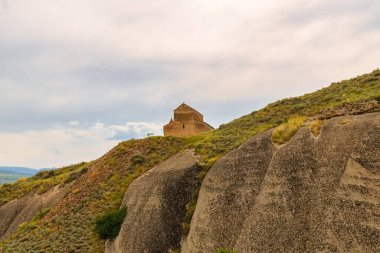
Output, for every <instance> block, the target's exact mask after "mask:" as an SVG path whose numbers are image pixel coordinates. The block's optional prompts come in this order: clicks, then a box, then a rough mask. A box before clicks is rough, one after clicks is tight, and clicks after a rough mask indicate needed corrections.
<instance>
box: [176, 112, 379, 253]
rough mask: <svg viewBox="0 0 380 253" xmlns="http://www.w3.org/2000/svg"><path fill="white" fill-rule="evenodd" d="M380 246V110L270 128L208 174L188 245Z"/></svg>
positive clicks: (254, 248) (250, 248) (243, 252)
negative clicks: (278, 139)
mask: <svg viewBox="0 0 380 253" xmlns="http://www.w3.org/2000/svg"><path fill="white" fill-rule="evenodd" d="M217 248H226V249H234V250H236V251H237V252H239V253H247V252H380V113H371V114H364V115H358V116H345V117H339V118H333V119H331V120H328V121H327V122H326V124H325V125H324V126H323V128H322V130H321V133H320V135H319V136H318V137H314V136H312V134H311V133H310V132H309V129H308V128H307V127H304V128H301V129H300V130H299V131H298V132H297V134H296V135H295V136H294V137H293V138H292V139H291V140H290V141H289V142H288V143H286V144H285V145H283V146H280V147H278V146H275V145H273V144H272V142H271V131H268V132H265V133H263V134H260V135H258V136H255V137H254V138H252V139H251V140H249V141H248V142H246V143H245V144H243V145H242V146H241V147H239V148H238V149H236V150H234V151H232V152H231V153H229V154H228V155H226V156H225V157H224V158H222V159H220V160H219V161H218V162H217V163H216V164H215V165H214V166H213V167H212V168H211V170H210V172H209V173H208V175H207V176H206V178H205V180H204V182H203V185H202V188H201V191H200V194H199V199H198V203H197V208H196V211H195V214H194V217H193V219H192V222H191V229H190V233H189V235H188V237H187V239H186V240H185V241H184V244H183V247H182V252H184V253H189V252H190V253H194V252H202V253H207V252H213V251H214V250H216V249H217Z"/></svg>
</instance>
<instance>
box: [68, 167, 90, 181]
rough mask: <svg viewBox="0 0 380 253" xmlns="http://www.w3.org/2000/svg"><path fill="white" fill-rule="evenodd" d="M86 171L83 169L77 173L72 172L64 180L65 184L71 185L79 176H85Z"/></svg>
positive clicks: (86, 169)
mask: <svg viewBox="0 0 380 253" xmlns="http://www.w3.org/2000/svg"><path fill="white" fill-rule="evenodd" d="M87 171H88V168H87V167H85V168H83V169H81V170H79V171H76V172H72V173H71V174H70V175H69V177H68V178H67V179H66V180H65V182H64V183H65V184H68V183H71V182H72V181H74V180H76V179H78V178H79V177H80V176H82V175H83V174H85V173H86V172H87Z"/></svg>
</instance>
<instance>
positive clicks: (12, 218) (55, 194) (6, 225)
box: [0, 186, 66, 239]
mask: <svg viewBox="0 0 380 253" xmlns="http://www.w3.org/2000/svg"><path fill="white" fill-rule="evenodd" d="M65 189H66V188H59V186H56V187H54V188H53V189H51V190H49V191H47V192H45V193H43V194H37V193H36V192H35V191H33V192H31V193H29V194H27V195H26V196H24V197H22V198H20V199H15V200H12V201H10V202H8V203H6V204H4V205H2V206H0V218H1V219H0V239H3V238H5V237H6V236H7V235H9V234H11V233H13V232H14V231H16V230H17V228H18V227H19V225H21V224H22V223H23V222H29V221H31V220H32V219H33V218H34V216H36V214H37V213H38V212H40V211H41V210H42V209H44V208H49V207H51V206H53V205H55V204H56V203H57V202H58V201H59V200H60V199H61V198H62V197H63V196H64V194H65V192H66V190H65Z"/></svg>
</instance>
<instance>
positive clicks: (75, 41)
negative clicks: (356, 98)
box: [0, 0, 380, 169]
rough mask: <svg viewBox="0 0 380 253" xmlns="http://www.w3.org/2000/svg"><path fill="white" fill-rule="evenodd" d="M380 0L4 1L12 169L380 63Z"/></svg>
mask: <svg viewBox="0 0 380 253" xmlns="http://www.w3.org/2000/svg"><path fill="white" fill-rule="evenodd" d="M379 13H380V1H378V0H355V1H354V0H309V1H301V0H289V1H280V0H266V1H256V0H218V1H215V0H110V1H104V0H75V1H73V0H54V1H51V0H33V1H30V0H0V166H25V167H32V168H36V169H37V168H52V167H60V166H65V165H70V164H73V163H77V162H81V161H91V160H94V159H96V158H98V157H100V156H101V155H103V154H104V153H106V152H107V151H108V150H110V149H111V148H112V147H114V146H115V145H116V144H117V143H119V142H121V141H123V140H127V139H130V138H143V137H145V136H146V134H147V133H154V134H156V135H162V126H163V125H164V124H165V123H167V122H168V121H169V120H170V117H171V116H172V113H173V112H172V111H173V109H174V108H176V107H177V106H178V105H179V104H181V103H182V102H186V103H187V104H189V105H190V106H192V107H194V108H195V109H197V110H198V111H200V112H201V113H202V114H203V115H204V117H205V120H206V121H207V122H208V123H210V124H211V125H213V126H214V127H218V126H219V125H220V124H222V123H226V122H229V121H231V120H233V119H235V118H238V117H240V116H242V115H244V114H247V113H250V112H252V111H254V110H257V109H260V108H262V107H263V106H265V105H266V104H268V103H270V102H273V101H276V100H278V99H281V98H285V97H293V96H299V95H303V94H304V93H308V92H312V91H315V90H317V89H320V88H322V87H325V86H327V85H329V84H330V83H331V82H335V81H339V80H342V79H348V78H351V77H354V76H357V75H360V74H363V73H368V72H371V71H372V70H374V69H376V68H379V65H380V64H379V59H380V48H379V45H380V15H379Z"/></svg>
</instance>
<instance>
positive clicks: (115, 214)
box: [95, 206, 127, 239]
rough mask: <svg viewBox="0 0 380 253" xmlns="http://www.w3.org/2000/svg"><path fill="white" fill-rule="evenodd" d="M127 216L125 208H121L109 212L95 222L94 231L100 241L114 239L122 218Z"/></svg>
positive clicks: (122, 220)
mask: <svg viewBox="0 0 380 253" xmlns="http://www.w3.org/2000/svg"><path fill="white" fill-rule="evenodd" d="M126 215H127V207H126V206H123V207H122V208H121V209H119V210H117V211H111V212H109V213H106V214H104V215H102V216H100V217H98V218H97V219H96V221H95V230H96V232H97V233H98V235H99V236H100V238H102V239H112V238H115V237H116V236H117V235H118V234H119V231H120V228H121V225H122V224H123V222H124V218H125V216H126Z"/></svg>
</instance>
